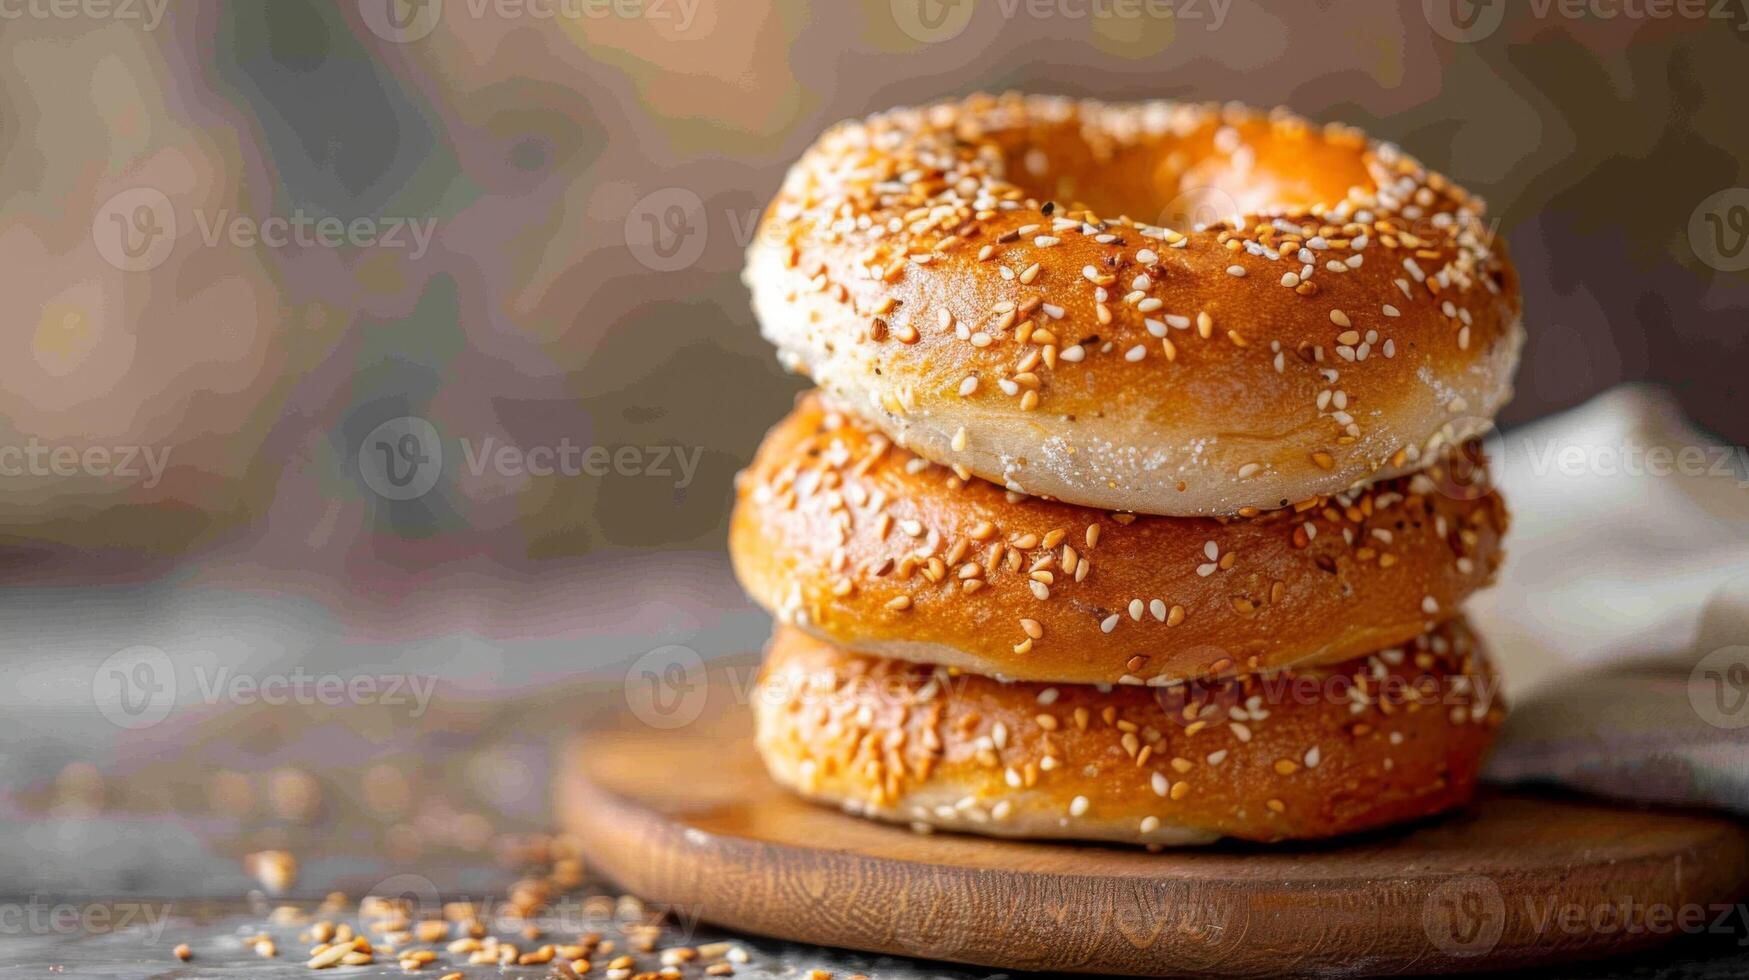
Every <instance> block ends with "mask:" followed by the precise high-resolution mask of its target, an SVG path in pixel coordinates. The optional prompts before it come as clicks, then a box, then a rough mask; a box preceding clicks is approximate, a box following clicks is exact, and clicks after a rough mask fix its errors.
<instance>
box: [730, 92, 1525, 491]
mask: <svg viewBox="0 0 1749 980" xmlns="http://www.w3.org/2000/svg"><path fill="white" fill-rule="evenodd" d="M1211 206H1212V207H1213V208H1214V210H1216V211H1218V212H1219V213H1220V217H1221V220H1212V218H1211V220H1209V221H1207V222H1203V223H1197V224H1189V223H1186V224H1184V225H1182V226H1181V227H1178V228H1176V229H1173V228H1168V227H1164V224H1165V223H1166V222H1167V221H1173V222H1178V221H1180V220H1181V213H1182V212H1184V211H1186V210H1188V209H1194V208H1202V209H1204V210H1205V212H1206V211H1207V209H1208V208H1209V207H1211ZM1483 210H1484V205H1483V202H1482V201H1481V200H1480V199H1478V198H1476V197H1474V196H1472V195H1470V194H1469V193H1467V192H1465V191H1464V190H1463V189H1462V188H1460V187H1458V186H1457V185H1455V184H1453V183H1451V182H1450V181H1448V180H1447V179H1446V178H1444V177H1442V176H1441V175H1439V174H1437V173H1434V172H1432V171H1429V170H1427V169H1425V168H1424V167H1422V166H1421V164H1419V163H1417V162H1416V161H1415V160H1413V159H1411V158H1410V157H1408V156H1406V155H1404V154H1403V153H1401V152H1400V151H1399V150H1397V149H1396V148H1395V147H1394V146H1392V145H1390V144H1388V143H1380V142H1377V141H1372V140H1369V139H1367V138H1366V137H1365V136H1364V135H1363V134H1362V133H1360V132H1359V131H1357V130H1355V129H1353V128H1350V127H1346V126H1340V125H1335V124H1331V125H1324V126H1318V125H1314V124H1312V123H1310V122H1308V121H1307V120H1305V119H1302V118H1299V117H1297V116H1293V115H1290V114H1288V113H1285V112H1281V111H1276V112H1270V113H1262V112H1258V111H1255V110H1249V109H1243V108H1237V107H1231V106H1214V105H1185V104H1177V103H1170V102H1149V103H1143V104H1136V105H1104V104H1100V103H1097V102H1076V101H1070V100H1067V99H1061V98H1047V97H1039V96H1017V95H1011V96H1003V97H991V96H974V97H972V98H969V99H966V100H964V101H961V102H950V103H943V104H938V105H932V106H928V107H925V108H919V109H901V110H895V111H891V112H888V113H884V114H881V115H877V116H874V117H872V118H870V119H867V120H864V121H856V122H848V123H844V124H841V125H839V126H837V127H835V128H833V129H831V130H829V131H828V132H827V133H826V134H825V135H824V136H822V137H821V138H820V140H819V141H818V142H817V143H816V144H815V145H814V146H813V147H812V148H811V149H809V150H808V151H807V152H806V154H805V155H804V156H803V157H802V158H801V160H800V161H799V162H797V163H796V164H795V165H794V166H793V167H792V168H791V170H790V171H789V174H788V176H787V178H786V179H785V181H784V183H783V186H782V189H781V190H780V192H779V193H778V195H777V197H776V199H775V200H774V201H773V202H772V204H771V206H770V207H769V208H768V209H767V210H766V212H765V214H764V217H763V219H762V221H761V225H760V228H759V231H758V233H757V234H756V235H755V237H754V240H753V242H752V244H751V247H750V248H749V251H748V255H747V264H746V271H745V278H746V281H747V283H748V286H749V288H750V291H751V293H752V300H753V306H754V309H755V312H756V313H757V315H758V318H759V321H760V324H761V328H762V330H763V332H764V334H765V336H766V337H767V338H768V339H769V340H770V341H771V342H772V343H773V344H775V345H776V346H777V348H778V350H779V353H780V356H781V358H782V360H783V362H784V364H785V365H786V366H788V367H790V368H791V369H793V370H796V371H799V372H801V373H803V374H806V375H808V376H809V377H811V378H812V379H813V380H814V382H815V383H816V384H818V385H819V386H820V387H821V388H823V389H825V390H826V391H827V392H829V393H830V394H831V395H832V396H833V397H834V398H835V399H837V400H838V402H839V403H840V405H841V406H842V407H845V408H848V409H850V410H852V411H856V412H858V413H861V414H864V415H866V416H867V417H868V418H869V419H871V420H872V421H873V422H875V423H876V424H877V425H879V426H880V427H881V428H883V429H885V430H886V431H887V433H888V434H889V435H891V436H892V437H893V438H894V439H895V440H897V441H898V442H899V443H900V444H901V445H905V446H909V447H911V448H914V449H915V450H916V451H917V452H919V453H921V454H922V455H924V456H927V457H928V458H930V459H933V460H935V461H937V462H940V463H945V464H951V465H955V466H959V467H963V468H964V469H965V470H967V471H969V472H971V473H974V474H976V475H978V476H981V477H983V478H985V479H988V480H992V481H994V482H996V483H999V484H1001V485H1003V486H1005V487H1007V488H1009V489H1013V490H1018V491H1021V492H1025V493H1028V494H1032V495H1036V496H1045V497H1052V498H1055V499H1059V500H1063V501H1066V502H1069V503H1074V504H1081V505H1084V506H1089V507H1099V508H1103V509H1107V510H1123V511H1134V512H1138V513H1149V514H1165V515H1215V514H1236V513H1241V512H1247V511H1250V510H1263V509H1270V508H1280V507H1286V506H1289V505H1292V504H1294V503H1296V502H1298V501H1302V500H1305V499H1307V498H1311V497H1315V496H1320V495H1328V494H1332V493H1337V492H1341V491H1343V490H1347V489H1350V488H1352V487H1355V486H1357V485H1359V484H1361V483H1363V482H1368V481H1375V480H1379V479H1386V478H1389V477H1391V476H1395V475H1400V474H1403V473H1406V472H1409V471H1411V470H1413V469H1415V468H1418V467H1419V466H1421V465H1423V464H1424V463H1425V461H1426V460H1428V459H1430V458H1436V457H1437V456H1438V455H1439V453H1440V451H1441V449H1442V448H1443V447H1445V446H1447V445H1450V444H1453V443H1456V442H1461V441H1463V440H1465V439H1468V438H1471V437H1473V436H1475V435H1477V434H1479V433H1481V432H1483V431H1485V430H1486V428H1487V427H1488V425H1489V423H1490V421H1491V419H1492V418H1493V416H1494V415H1495V413H1496V412H1497V411H1498V410H1499V409H1500V407H1501V406H1502V405H1503V404H1504V403H1505V402H1506V401H1507V400H1508V399H1509V398H1510V397H1511V391H1512V388H1511V379H1512V373H1513V370H1514V368H1515V367H1516V365H1517V361H1518V352H1519V348H1520V346H1521V344H1522V341H1523V328H1522V325H1521V320H1520V300H1519V285H1518V278H1517V274H1516V273H1515V271H1514V270H1513V267H1512V264H1511V262H1510V261H1509V260H1508V258H1507V256H1506V255H1505V253H1504V250H1503V249H1502V248H1500V247H1499V246H1498V244H1497V243H1496V242H1494V241H1493V240H1492V237H1491V234H1490V231H1489V229H1488V228H1487V227H1486V226H1485V225H1484V224H1483V220H1482V217H1483ZM1204 216H1205V217H1210V215H1209V214H1206V213H1205V215H1204Z"/></svg>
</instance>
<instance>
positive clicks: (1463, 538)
mask: <svg viewBox="0 0 1749 980" xmlns="http://www.w3.org/2000/svg"><path fill="white" fill-rule="evenodd" d="M1484 473H1485V471H1483V470H1480V469H1479V468H1478V467H1477V466H1475V464H1473V463H1472V462H1471V461H1470V460H1469V458H1468V457H1464V456H1454V457H1452V458H1451V459H1450V460H1448V461H1446V462H1441V463H1438V464H1435V465H1434V466H1433V467H1431V468H1430V469H1428V470H1427V471H1425V472H1422V473H1418V474H1416V475H1414V476H1410V477H1399V478H1397V479H1395V480H1390V481H1387V482H1385V483H1382V484H1378V485H1375V486H1372V487H1370V488H1368V489H1366V490H1363V491H1360V492H1357V493H1355V494H1354V495H1353V496H1347V495H1341V496H1338V497H1334V498H1330V499H1328V500H1324V501H1314V502H1312V503H1311V505H1310V506H1307V507H1305V508H1304V509H1303V510H1301V511H1299V512H1297V513H1296V512H1292V511H1272V512H1268V513H1265V514H1261V515H1259V516H1257V517H1252V518H1243V519H1234V520H1220V519H1215V518H1199V517H1136V516H1134V515H1130V514H1108V513H1105V512H1102V511H1096V510H1090V509H1088V508H1084V507H1075V506H1072V505H1070V504H1064V503H1059V502H1055V501H1047V500H1039V499H1036V498H1027V497H1022V496H1020V495H1018V494H1014V493H1011V492H1007V491H1004V490H1002V489H1001V488H1000V487H997V486H995V485H993V484H990V483H987V482H985V481H983V480H979V479H976V478H972V479H961V478H959V477H958V476H956V475H955V474H954V473H953V472H951V471H950V470H948V469H947V468H945V467H941V466H936V465H933V464H930V463H929V462H927V461H926V460H924V459H922V458H921V457H918V456H915V455H913V454H911V453H909V452H907V451H905V450H902V449H898V448H897V447H894V446H892V444H891V442H890V440H888V439H887V438H886V437H885V436H884V435H882V434H881V433H880V432H879V431H878V430H876V429H874V428H873V427H872V426H870V425H868V424H867V423H865V422H862V421H860V420H858V419H856V418H854V417H853V416H848V415H844V414H842V413H838V412H835V411H831V410H829V409H827V408H825V407H824V406H823V405H822V404H821V402H820V400H819V399H818V398H817V397H815V396H811V395H810V396H804V397H803V398H802V399H801V400H800V402H799V403H798V405H797V408H796V410H795V411H794V412H792V413H791V414H790V415H789V417H788V418H786V419H784V420H783V421H781V422H779V423H778V424H777V425H776V426H774V427H773V428H772V429H771V431H770V432H769V433H768V434H767V435H766V438H765V443H764V445H762V446H761V447H760V449H759V452H758V453H757V455H756V456H755V457H754V459H753V462H752V464H751V465H750V466H749V467H748V468H747V470H746V471H745V472H744V473H742V475H741V477H740V479H739V480H738V483H737V490H736V496H737V503H736V507H735V513H734V515H733V517H732V519H731V522H730V530H729V548H730V554H731V556H732V558H733V560H734V564H735V569H736V571H737V573H738V574H739V575H740V578H741V582H742V584H743V586H745V587H746V589H747V591H748V592H749V593H751V594H752V596H753V597H754V599H755V600H757V601H758V602H760V603H761V604H763V605H764V606H765V607H766V608H768V609H770V610H772V612H773V613H775V614H776V615H777V616H778V617H779V619H781V620H782V621H784V622H786V623H791V624H793V625H795V626H798V627H800V628H802V629H804V630H806V631H807V632H809V633H812V634H814V635H816V636H819V637H821V638H823V639H826V640H830V641H831V642H834V643H837V644H840V645H842V646H844V647H847V648H849V649H852V650H857V651H860V652H864V653H872V654H876V655H880V656H888V657H898V658H901V659H908V660H915V661H919V662H923V663H931V664H942V665H946V666H950V667H958V668H962V669H965V670H970V671H973V672H975V673H980V674H985V675H989V676H992V677H998V678H1008V679H1017V680H1035V681H1063V682H1070V683H1120V682H1130V683H1152V684H1162V683H1165V682H1167V681H1170V680H1173V679H1181V678H1185V677H1197V676H1206V675H1210V674H1222V673H1233V672H1236V671H1255V670H1261V669H1266V668H1274V667H1281V666H1285V665H1289V664H1304V663H1330V662H1335V661H1340V660H1346V659H1349V658H1351V657H1356V656H1360V655H1362V654H1364V653H1367V652H1368V651H1371V650H1378V649H1382V648H1384V647H1387V646H1390V645H1392V644H1396V643H1404V642H1407V641H1409V640H1410V639H1412V638H1413V637H1415V636H1417V635H1419V634H1421V633H1422V632H1424V631H1425V630H1426V629H1427V628H1428V627H1429V626H1430V625H1431V624H1432V623H1435V622H1438V621H1440V620H1443V619H1445V618H1447V617H1449V616H1452V615H1455V614H1456V613H1457V610H1458V606H1459V604H1460V603H1461V602H1462V601H1463V600H1464V598H1465V597H1466V596H1468V595H1469V594H1470V593H1471V592H1472V591H1474V590H1475V589H1477V588H1479V587H1481V586H1482V585H1484V584H1486V582H1487V581H1488V580H1489V578H1490V577H1491V576H1492V575H1493V573H1494V569H1495V568H1496V567H1497V566H1498V564H1499V562H1500V560H1501V554H1502V553H1501V547H1500V540H1501V536H1502V534H1503V533H1504V532H1505V529H1506V525H1507V515H1506V510H1505V507H1504V505H1503V504H1502V503H1501V500H1500V497H1499V495H1498V494H1497V493H1494V492H1491V491H1487V490H1485V484H1483V483H1482V482H1481V479H1480V478H1481V477H1482V476H1483V474H1484Z"/></svg>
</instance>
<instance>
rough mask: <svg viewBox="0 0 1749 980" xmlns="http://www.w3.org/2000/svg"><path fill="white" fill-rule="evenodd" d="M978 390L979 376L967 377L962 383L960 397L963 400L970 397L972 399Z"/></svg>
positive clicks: (970, 375) (971, 375) (969, 375)
mask: <svg viewBox="0 0 1749 980" xmlns="http://www.w3.org/2000/svg"><path fill="white" fill-rule="evenodd" d="M977 390H978V376H977V375H975V374H968V375H966V378H965V380H964V381H961V382H960V397H961V398H969V397H971V395H972V393H973V392H976V391H977Z"/></svg>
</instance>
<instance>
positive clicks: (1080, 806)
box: [1069, 796, 1089, 817]
mask: <svg viewBox="0 0 1749 980" xmlns="http://www.w3.org/2000/svg"><path fill="white" fill-rule="evenodd" d="M1088 805H1089V804H1088V802H1087V797H1085V796H1077V797H1075V798H1074V799H1072V800H1070V801H1069V816H1071V817H1079V816H1081V815H1082V814H1084V813H1086V812H1087V807H1088Z"/></svg>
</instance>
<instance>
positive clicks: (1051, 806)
mask: <svg viewBox="0 0 1749 980" xmlns="http://www.w3.org/2000/svg"><path fill="white" fill-rule="evenodd" d="M754 706H755V713H756V718H757V725H758V728H757V740H758V747H759V751H760V753H761V755H762V756H763V757H764V759H765V763H766V766H767V768H768V769H769V770H770V772H771V774H772V775H773V776H774V777H775V778H776V779H777V780H778V782H780V783H782V784H784V785H785V786H787V787H789V788H791V789H793V790H795V791H796V792H798V793H801V794H802V795H804V796H807V797H809V798H811V799H814V800H818V801H821V802H825V803H832V804H836V805H839V806H842V807H844V808H845V809H847V810H849V811H851V812H854V813H859V814H862V815H866V816H870V817H876V818H879V819H882V820H891V821H901V822H910V823H912V824H913V825H914V826H917V827H918V828H919V829H927V828H932V827H945V828H950V829H953V830H962V831H970V832H973V833H980V834H990V835H996V836H1003V837H1049V838H1075V839H1082V840H1107V841H1126V842H1131V843H1139V844H1158V845H1172V844H1200V843H1206V842H1208V841H1211V840H1214V839H1216V838H1219V837H1239V838H1245V839H1249V840H1259V841H1276V840H1284V839H1295V838H1317V837H1331V836H1336V835H1340V834H1347V833H1352V832H1355V831H1360V830H1366V829H1369V828H1373V827H1379V826H1383V825H1386V824H1390V823H1396V822H1400V821H1404V820H1412V819H1415V818H1418V817H1424V816H1428V815H1430V814H1434V813H1439V812H1441V811H1443V810H1446V809H1449V808H1451V807H1454V806H1458V805H1460V804H1462V803H1464V802H1465V801H1467V800H1468V799H1469V798H1470V795H1471V792H1472V790H1473V788H1474V785H1475V781H1476V774H1477V772H1478V770H1479V769H1480V767H1481V764H1482V760H1483V757H1484V756H1485V754H1486V752H1487V749H1488V746H1489V744H1490V743H1491V741H1492V740H1493V736H1494V730H1495V728H1496V727H1498V725H1499V722H1500V719H1501V717H1502V715H1503V710H1504V709H1503V706H1502V704H1501V703H1500V700H1499V692H1498V689H1497V684H1496V682H1495V675H1494V674H1493V671H1492V668H1491V667H1490V665H1489V664H1488V662H1487V660H1486V658H1485V657H1484V656H1483V653H1482V651H1481V649H1480V646H1479V644H1478V643H1477V641H1476V640H1475V638H1474V636H1473V635H1472V634H1471V633H1470V631H1469V629H1468V627H1467V625H1466V624H1465V623H1464V622H1463V621H1462V620H1461V619H1460V620H1453V621H1449V622H1447V623H1445V624H1444V625H1442V626H1440V627H1439V628H1438V629H1437V630H1435V631H1434V632H1433V633H1431V634H1429V635H1427V636H1425V637H1420V638H1417V639H1416V641H1415V642H1414V643H1412V644H1410V645H1408V646H1407V647H1404V648H1397V649H1394V650H1387V651H1383V652H1380V653H1377V654H1374V655H1372V656H1369V657H1365V658H1361V659H1358V660H1353V661H1349V662H1347V663H1343V664H1340V665H1336V666H1333V667H1328V668H1314V669H1311V670H1305V671H1296V672H1291V673H1283V674H1278V675H1274V676H1271V677H1259V676H1248V677H1241V678H1236V679H1230V680H1227V681H1224V682H1213V683H1206V684H1190V685H1182V686H1177V687H1173V688H1163V689H1158V690H1149V689H1144V688H1134V687H1118V688H1111V689H1104V690H1102V689H1100V688H1097V687H1092V686H1086V685H1062V686H1054V687H1053V686H1048V685H1044V684H1025V683H1012V684H1005V683H1002V682H1000V681H995V680H991V679H989V678H985V677H978V676H975V675H971V674H963V673H957V672H954V671H950V670H948V669H946V668H938V667H931V666H927V665H921V664H912V663H908V662H905V661H897V660H882V659H879V658H874V657H866V656H860V655H857V654H852V653H847V652H845V651H843V650H841V649H838V648H836V647H832V646H829V645H827V644H824V643H821V642H819V641H818V640H815V639H812V638H811V637H808V636H807V635H806V634H804V633H801V632H800V631H797V630H793V629H788V628H784V627H779V628H778V631H777V633H776V635H775V636H774V637H773V638H772V642H771V647H770V649H769V650H768V652H767V658H766V664H765V668H764V671H763V673H762V674H761V687H760V690H759V692H758V696H757V697H756V698H754Z"/></svg>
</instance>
